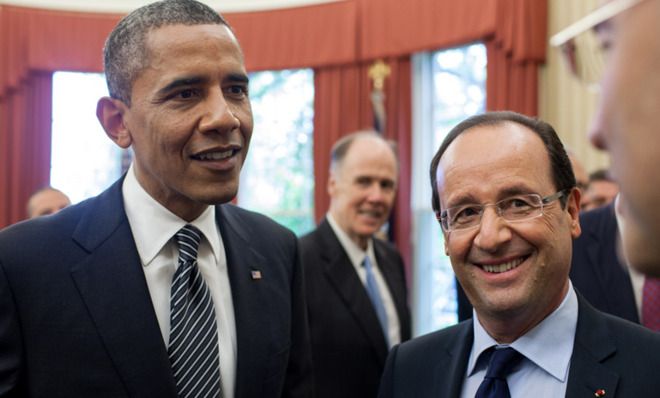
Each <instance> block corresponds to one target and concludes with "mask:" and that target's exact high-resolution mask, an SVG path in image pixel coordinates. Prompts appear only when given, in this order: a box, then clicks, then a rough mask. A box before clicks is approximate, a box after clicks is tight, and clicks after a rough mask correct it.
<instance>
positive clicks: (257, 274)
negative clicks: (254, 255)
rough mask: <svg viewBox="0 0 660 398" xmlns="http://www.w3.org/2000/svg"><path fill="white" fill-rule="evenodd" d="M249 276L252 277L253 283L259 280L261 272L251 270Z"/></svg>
mask: <svg viewBox="0 0 660 398" xmlns="http://www.w3.org/2000/svg"><path fill="white" fill-rule="evenodd" d="M250 276H251V277H252V280H254V281H256V280H258V279H261V271H259V270H252V271H250Z"/></svg>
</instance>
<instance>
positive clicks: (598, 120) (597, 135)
mask: <svg viewBox="0 0 660 398" xmlns="http://www.w3.org/2000/svg"><path fill="white" fill-rule="evenodd" d="M605 123H606V122H605V120H604V118H603V110H602V106H601V107H599V109H598V111H597V112H596V116H595V118H594V120H593V121H592V122H591V126H589V130H588V133H587V135H588V137H589V141H591V144H592V145H593V146H595V147H596V148H598V149H601V150H604V151H605V150H607V140H606V139H605V134H604V133H605V131H604V126H605Z"/></svg>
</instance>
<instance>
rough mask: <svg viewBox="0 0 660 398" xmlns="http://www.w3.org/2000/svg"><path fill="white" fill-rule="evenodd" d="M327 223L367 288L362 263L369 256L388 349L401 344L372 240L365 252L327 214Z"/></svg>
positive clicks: (390, 299)
mask: <svg viewBox="0 0 660 398" xmlns="http://www.w3.org/2000/svg"><path fill="white" fill-rule="evenodd" d="M326 218H327V219H328V223H329V224H330V227H332V230H333V231H334V232H335V235H337V239H339V243H341V245H342V247H343V248H344V250H346V253H347V254H348V258H349V259H350V260H351V263H352V264H353V267H354V268H355V272H357V274H358V276H359V277H360V280H361V281H362V285H364V286H365V289H366V286H367V271H366V270H365V269H364V267H363V266H362V262H363V261H364V258H365V257H366V256H369V260H370V261H371V264H372V266H373V272H374V278H375V279H376V284H377V285H378V293H379V294H380V297H381V298H382V299H383V304H384V305H385V313H386V314H387V334H388V336H387V343H388V344H389V348H392V347H393V346H395V345H396V344H399V343H400V342H401V326H400V324H399V315H398V314H397V312H396V307H395V306H394V300H393V299H392V294H391V293H390V289H389V287H388V286H387V282H385V278H383V274H382V273H381V272H380V268H379V267H378V261H376V254H375V253H374V243H373V239H369V243H367V250H366V251H364V250H362V249H361V248H360V247H359V246H358V245H356V244H355V242H353V241H352V240H351V238H349V237H348V235H347V234H346V233H345V232H344V230H343V229H341V227H340V226H339V224H337V222H336V221H335V220H334V219H333V218H332V215H331V214H330V213H328V214H327V215H326Z"/></svg>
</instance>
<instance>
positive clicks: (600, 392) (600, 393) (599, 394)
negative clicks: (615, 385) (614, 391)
mask: <svg viewBox="0 0 660 398" xmlns="http://www.w3.org/2000/svg"><path fill="white" fill-rule="evenodd" d="M604 396H605V390H603V389H602V388H599V389H598V390H596V392H595V393H594V397H604Z"/></svg>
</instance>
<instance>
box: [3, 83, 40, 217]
mask: <svg viewBox="0 0 660 398" xmlns="http://www.w3.org/2000/svg"><path fill="white" fill-rule="evenodd" d="M51 96H52V73H50V72H42V73H39V72H35V73H31V74H30V75H29V76H28V77H27V78H26V79H25V81H24V82H23V83H22V84H21V85H20V86H19V87H18V89H16V90H12V91H11V92H10V93H9V94H8V95H6V96H5V97H4V98H3V99H2V100H0V112H1V113H0V117H1V119H0V120H1V121H2V122H1V124H2V127H0V128H1V129H2V130H3V131H16V132H20V133H19V134H2V135H1V136H0V157H1V159H2V168H3V172H2V173H1V174H2V176H1V179H0V184H1V185H0V186H1V187H2V192H3V193H2V198H1V200H2V202H1V203H3V206H1V207H0V225H8V224H12V223H15V222H17V221H20V220H22V219H24V218H25V217H26V204H27V198H28V197H29V196H30V194H31V193H32V192H33V191H35V190H36V189H38V188H41V187H43V186H45V185H47V184H48V182H49V179H50V145H51V134H50V133H51V113H52V112H51Z"/></svg>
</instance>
